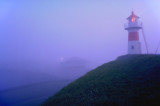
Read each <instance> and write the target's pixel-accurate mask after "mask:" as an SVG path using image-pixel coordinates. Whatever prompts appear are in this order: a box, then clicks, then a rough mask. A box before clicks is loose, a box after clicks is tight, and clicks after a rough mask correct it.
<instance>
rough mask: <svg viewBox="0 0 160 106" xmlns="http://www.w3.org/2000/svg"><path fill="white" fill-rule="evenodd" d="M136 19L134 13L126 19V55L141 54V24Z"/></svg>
mask: <svg viewBox="0 0 160 106" xmlns="http://www.w3.org/2000/svg"><path fill="white" fill-rule="evenodd" d="M138 19H139V17H138V16H136V15H135V14H134V12H132V14H131V15H130V16H129V17H128V18H127V20H128V23H127V25H126V26H125V30H127V31H128V54H141V43H140V42H139V30H140V29H142V24H141V23H139V22H138Z"/></svg>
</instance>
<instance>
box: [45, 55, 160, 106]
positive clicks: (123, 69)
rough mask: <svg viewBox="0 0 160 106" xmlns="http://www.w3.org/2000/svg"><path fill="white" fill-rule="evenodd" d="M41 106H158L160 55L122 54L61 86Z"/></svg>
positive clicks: (159, 94)
mask: <svg viewBox="0 0 160 106" xmlns="http://www.w3.org/2000/svg"><path fill="white" fill-rule="evenodd" d="M43 105H47V106H48V105H109V106H115V105H118V106H125V105H126V106H135V105H136V106H141V105H142V106H146V105H150V106H151V105H152V106H156V105H160V55H125V56H121V57H119V58H118V59H116V60H115V61H112V62H109V63H106V64H103V65H102V66H100V67H98V68H96V69H95V70H93V71H90V72H88V73H87V74H86V75H85V76H83V77H81V78H79V79H78V80H76V81H74V82H72V83H71V84H69V85H68V86H66V87H64V88H63V89H62V90H61V91H59V92H58V93H56V94H55V95H54V96H52V97H50V98H49V99H48V100H47V101H46V102H45V103H44V104H43Z"/></svg>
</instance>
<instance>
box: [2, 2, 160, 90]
mask: <svg viewBox="0 0 160 106" xmlns="http://www.w3.org/2000/svg"><path fill="white" fill-rule="evenodd" d="M159 3H160V1H158V0H152V1H151V0H123V1H114V0H101V1H96V0H92V1H91V0H78V1H75V0H67V1H66V0H61V1H60V0H46V1H42V0H25V1H24V0H23V1H22V0H14V1H6V0H4V1H3V0H1V1H0V90H4V89H8V88H12V87H16V86H21V85H27V84H31V83H36V82H43V81H49V80H57V79H58V80H62V79H72V80H73V79H76V78H78V77H80V76H82V75H84V74H85V73H86V72H88V71H90V70H92V69H94V68H96V67H98V66H100V65H102V64H104V63H106V62H109V61H112V60H114V59H116V58H117V57H118V56H121V55H125V54H127V44H128V42H127V40H128V38H127V34H128V33H127V31H125V30H124V24H125V23H127V20H126V18H127V17H128V16H129V15H130V14H131V12H132V11H134V12H135V14H136V15H138V16H139V17H140V21H141V22H143V27H144V31H145V34H146V39H147V43H148V46H149V53H155V50H156V48H157V45H158V42H159V40H160V36H159V35H160V30H159V27H160V14H159V10H160V7H159V5H158V4H159ZM140 41H141V42H142V49H143V53H146V51H145V46H144V41H143V38H142V34H141V31H140ZM158 53H159V51H158ZM68 64H69V65H68ZM77 64H78V65H77Z"/></svg>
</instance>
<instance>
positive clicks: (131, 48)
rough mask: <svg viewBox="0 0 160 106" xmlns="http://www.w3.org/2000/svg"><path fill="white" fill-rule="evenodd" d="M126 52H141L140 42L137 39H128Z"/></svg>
mask: <svg viewBox="0 0 160 106" xmlns="http://www.w3.org/2000/svg"><path fill="white" fill-rule="evenodd" d="M128 54H141V43H140V42H139V41H129V42H128Z"/></svg>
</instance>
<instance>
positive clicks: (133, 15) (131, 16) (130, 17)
mask: <svg viewBox="0 0 160 106" xmlns="http://www.w3.org/2000/svg"><path fill="white" fill-rule="evenodd" d="M133 17H135V18H137V19H138V18H140V17H138V16H136V15H135V14H134V11H132V14H131V15H130V16H129V17H128V18H127V20H129V19H132V18H133Z"/></svg>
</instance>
